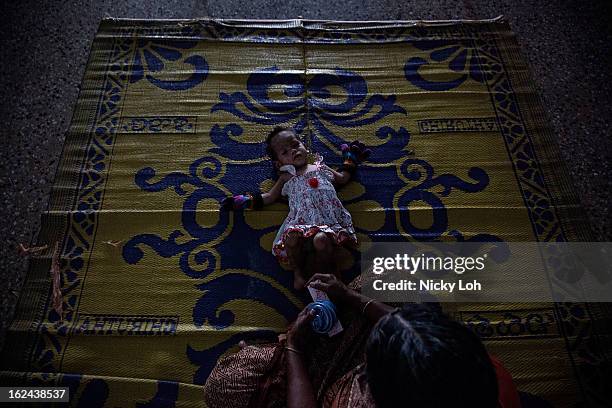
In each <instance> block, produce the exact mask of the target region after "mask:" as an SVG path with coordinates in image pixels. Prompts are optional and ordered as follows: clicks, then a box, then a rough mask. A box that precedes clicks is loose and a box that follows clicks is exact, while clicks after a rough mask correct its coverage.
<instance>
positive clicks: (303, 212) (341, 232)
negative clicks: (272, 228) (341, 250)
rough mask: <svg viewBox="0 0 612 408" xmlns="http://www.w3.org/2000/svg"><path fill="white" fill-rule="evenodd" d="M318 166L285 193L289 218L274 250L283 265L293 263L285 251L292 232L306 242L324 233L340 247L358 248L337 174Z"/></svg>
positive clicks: (288, 184)
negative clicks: (336, 182) (339, 192)
mask: <svg viewBox="0 0 612 408" xmlns="http://www.w3.org/2000/svg"><path fill="white" fill-rule="evenodd" d="M316 166H317V168H316V169H315V170H310V171H307V172H305V173H304V174H301V175H295V176H293V177H292V178H290V179H289V180H288V181H287V182H286V183H285V185H284V186H283V189H282V191H281V194H282V195H283V196H288V198H289V214H288V215H287V218H286V219H285V221H284V222H283V225H281V227H280V229H279V230H278V233H277V234H276V238H274V245H273V246H272V253H273V254H274V256H276V257H277V258H278V260H279V261H280V262H281V263H285V264H286V263H289V260H288V258H287V252H286V250H285V239H286V238H287V234H288V233H289V232H293V231H297V232H300V233H302V234H303V236H304V237H306V238H309V237H313V236H314V235H316V234H317V233H318V232H324V233H326V234H327V236H328V237H330V238H331V239H332V242H334V243H335V244H337V245H342V246H356V244H357V236H356V235H355V228H354V227H353V220H352V219H351V214H350V213H349V212H348V211H347V210H346V208H344V206H343V205H342V203H341V202H340V200H339V199H338V195H337V194H336V189H335V188H334V186H333V184H332V181H333V180H334V175H333V173H332V172H331V171H330V170H329V168H327V167H325V166H323V165H322V164H321V163H316Z"/></svg>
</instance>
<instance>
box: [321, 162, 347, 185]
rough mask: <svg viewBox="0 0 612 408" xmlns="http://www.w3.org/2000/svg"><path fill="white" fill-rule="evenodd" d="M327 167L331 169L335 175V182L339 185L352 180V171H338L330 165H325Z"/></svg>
mask: <svg viewBox="0 0 612 408" xmlns="http://www.w3.org/2000/svg"><path fill="white" fill-rule="evenodd" d="M324 166H325V168H326V169H328V170H329V171H331V173H332V174H333V175H334V184H335V185H337V186H343V185H345V184H346V183H348V182H349V181H351V173H350V172H348V171H347V170H342V171H336V170H334V169H332V168H331V167H329V166H326V165H324Z"/></svg>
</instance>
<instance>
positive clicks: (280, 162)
mask: <svg viewBox="0 0 612 408" xmlns="http://www.w3.org/2000/svg"><path fill="white" fill-rule="evenodd" d="M266 151H267V153H268V155H269V156H270V158H271V159H272V160H273V161H274V164H275V166H276V167H277V168H278V167H280V166H284V165H286V164H291V165H293V166H295V167H296V168H300V167H303V166H305V165H306V164H308V151H307V150H306V148H305V147H304V144H303V143H302V142H301V141H300V140H299V139H298V138H297V136H296V134H295V131H294V130H293V129H291V128H285V127H281V126H277V127H275V128H274V129H273V130H272V131H271V132H270V133H269V134H268V136H267V137H266Z"/></svg>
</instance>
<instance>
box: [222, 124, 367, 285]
mask: <svg viewBox="0 0 612 408" xmlns="http://www.w3.org/2000/svg"><path fill="white" fill-rule="evenodd" d="M341 149H342V156H343V164H342V166H341V167H340V169H339V170H338V171H335V170H332V169H331V168H329V167H328V166H326V165H325V164H323V162H322V160H321V159H320V158H319V159H318V160H317V161H316V162H315V163H314V164H309V163H308V151H307V150H306V148H305V147H304V144H303V143H302V142H301V141H300V140H299V139H298V138H297V136H296V134H295V131H294V130H293V129H291V128H283V127H276V128H274V130H273V131H272V132H270V134H269V135H268V137H267V138H266V150H267V152H268V155H269V156H270V158H271V159H272V160H273V162H274V166H275V167H276V168H277V169H278V170H279V171H280V176H279V178H278V180H277V181H276V183H275V184H274V186H273V187H272V188H271V189H270V191H268V192H267V193H263V194H260V193H253V194H251V193H247V194H245V195H237V196H234V197H227V198H225V199H224V200H223V203H222V207H223V208H224V209H226V210H239V209H245V208H249V209H256V210H258V209H261V208H262V207H263V206H264V205H265V204H270V203H273V202H275V201H276V200H277V199H278V198H279V196H280V195H283V196H288V198H289V214H288V215H287V218H286V219H285V221H284V222H283V225H282V226H281V227H280V229H279V231H278V233H277V235H276V238H275V239H274V244H273V247H272V253H273V254H274V256H276V258H277V259H278V260H279V262H280V263H281V264H284V265H287V266H288V267H289V268H291V269H292V270H293V274H294V279H293V286H294V288H295V289H297V290H301V289H303V288H304V284H305V282H306V281H307V280H308V277H309V276H307V274H306V273H305V268H304V264H305V252H306V251H305V248H306V247H313V248H314V250H315V251H314V252H315V262H316V264H317V265H318V267H317V270H318V271H321V270H322V269H321V268H323V269H325V267H326V266H327V267H328V268H329V265H334V263H333V260H332V253H333V250H334V248H335V247H336V246H345V247H354V246H356V244H357V237H356V235H355V229H354V228H353V222H352V219H351V214H349V212H348V211H347V210H346V208H344V206H343V205H342V203H341V202H340V200H339V199H338V196H337V195H336V190H335V188H334V185H337V186H340V185H344V184H346V183H348V182H349V180H350V178H351V176H352V175H353V174H354V172H355V170H356V168H357V165H358V164H359V163H360V162H361V161H363V160H365V159H366V158H367V157H368V156H369V155H370V150H369V149H366V148H365V145H363V144H362V143H359V142H353V143H351V145H350V146H348V145H346V144H344V145H342V146H341ZM331 272H332V273H334V274H338V271H337V267H336V266H335V265H334V267H333V268H332V271H331Z"/></svg>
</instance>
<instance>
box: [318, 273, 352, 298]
mask: <svg viewBox="0 0 612 408" xmlns="http://www.w3.org/2000/svg"><path fill="white" fill-rule="evenodd" d="M306 286H310V287H312V288H314V289H319V290H322V291H323V292H325V293H327V295H329V297H330V298H331V300H332V301H334V302H336V303H348V302H349V301H350V300H351V299H352V298H353V297H354V296H355V295H357V293H356V292H355V291H353V290H351V289H349V288H347V287H346V285H345V284H344V283H342V281H341V280H339V279H338V278H336V276H334V275H326V274H323V273H315V274H314V275H313V276H312V278H310V279H309V280H308V283H306Z"/></svg>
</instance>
